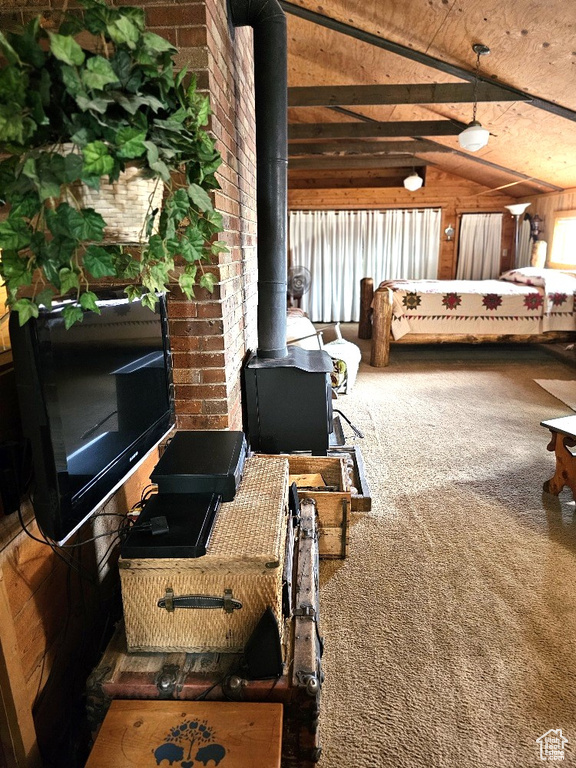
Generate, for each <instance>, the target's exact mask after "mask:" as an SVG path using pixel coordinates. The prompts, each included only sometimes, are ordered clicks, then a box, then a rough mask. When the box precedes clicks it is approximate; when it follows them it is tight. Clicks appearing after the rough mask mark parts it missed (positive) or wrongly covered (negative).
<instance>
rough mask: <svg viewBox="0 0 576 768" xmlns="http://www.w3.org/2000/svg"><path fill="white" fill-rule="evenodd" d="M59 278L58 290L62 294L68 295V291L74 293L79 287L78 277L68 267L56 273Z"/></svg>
mask: <svg viewBox="0 0 576 768" xmlns="http://www.w3.org/2000/svg"><path fill="white" fill-rule="evenodd" d="M58 277H59V278H60V289H61V291H62V293H68V291H75V290H77V289H78V288H79V287H80V282H79V280H78V275H77V274H76V272H74V270H72V269H70V267H63V268H62V269H61V270H60V271H59V272H58Z"/></svg>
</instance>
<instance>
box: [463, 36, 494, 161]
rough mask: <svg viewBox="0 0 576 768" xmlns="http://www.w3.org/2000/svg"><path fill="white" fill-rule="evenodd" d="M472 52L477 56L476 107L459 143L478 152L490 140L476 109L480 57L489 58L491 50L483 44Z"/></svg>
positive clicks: (475, 46) (475, 106)
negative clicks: (477, 117)
mask: <svg viewBox="0 0 576 768" xmlns="http://www.w3.org/2000/svg"><path fill="white" fill-rule="evenodd" d="M472 50H473V51H474V53H475V54H476V70H475V72H474V94H473V99H474V106H473V108H472V122H471V123H469V124H468V127H467V128H465V129H464V130H463V131H462V133H461V134H459V136H458V143H459V144H460V146H461V147H462V149H466V150H468V152H477V151H478V150H479V149H482V147H485V146H486V144H488V138H489V136H490V131H489V130H488V129H487V128H483V127H482V126H481V125H480V123H479V122H478V120H476V109H477V107H478V73H479V71H480V56H487V55H488V54H489V53H490V48H488V46H487V45H483V44H482V43H474V45H473V46H472Z"/></svg>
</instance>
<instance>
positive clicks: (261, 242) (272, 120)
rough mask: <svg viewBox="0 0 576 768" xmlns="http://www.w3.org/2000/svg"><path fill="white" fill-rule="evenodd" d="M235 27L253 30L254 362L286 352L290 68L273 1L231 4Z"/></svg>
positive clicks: (283, 26)
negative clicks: (255, 331)
mask: <svg viewBox="0 0 576 768" xmlns="http://www.w3.org/2000/svg"><path fill="white" fill-rule="evenodd" d="M229 8H230V15H231V20H232V24H233V26H234V27H243V26H250V27H252V28H253V30H254V90H255V102H256V107H255V108H256V205H257V211H258V230H257V232H258V357H259V358H282V357H286V356H287V355H288V349H287V347H286V274H287V266H288V243H287V230H288V192H287V169H288V65H287V40H286V17H285V15H284V11H283V10H282V8H281V7H280V5H279V3H278V2H277V0H229Z"/></svg>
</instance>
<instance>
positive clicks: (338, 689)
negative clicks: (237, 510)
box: [320, 326, 576, 768]
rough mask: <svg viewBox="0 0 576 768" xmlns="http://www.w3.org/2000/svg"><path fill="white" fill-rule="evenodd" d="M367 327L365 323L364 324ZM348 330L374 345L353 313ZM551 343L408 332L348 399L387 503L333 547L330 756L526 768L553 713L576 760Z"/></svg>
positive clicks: (568, 522)
mask: <svg viewBox="0 0 576 768" xmlns="http://www.w3.org/2000/svg"><path fill="white" fill-rule="evenodd" d="M352 328H354V326H352ZM345 332H346V334H347V337H348V338H349V340H351V341H354V342H355V343H359V344H361V346H362V347H363V352H364V354H363V360H367V359H368V349H367V346H368V345H367V344H365V343H364V344H362V343H361V342H358V340H357V339H356V338H355V337H354V335H353V334H351V333H350V327H346V328H345ZM573 370H574V369H573V368H572V367H571V365H570V364H569V362H563V361H562V359H561V358H559V357H557V356H555V355H554V354H552V353H551V352H550V351H546V348H544V347H528V346H527V347H516V346H510V347H496V346H493V347H487V346H484V347H468V348H466V347H444V346H442V347H426V348H418V347H411V348H410V347H403V348H399V347H398V348H395V349H393V351H392V357H391V365H390V366H389V367H388V368H387V369H374V368H370V367H369V366H368V365H367V364H366V363H365V362H363V363H362V364H361V369H360V373H359V377H358V381H357V384H356V387H355V389H354V390H353V392H352V393H351V394H349V395H346V396H342V397H341V398H340V399H339V405H338V407H340V408H341V409H342V410H343V411H344V412H345V413H346V414H347V415H348V416H350V417H351V418H352V419H353V421H354V422H355V423H356V424H357V425H358V426H359V427H360V428H361V429H362V430H363V431H364V433H365V435H366V437H365V440H363V441H362V440H355V441H354V442H355V443H356V444H358V445H359V446H360V447H361V450H362V454H363V457H364V461H365V464H366V472H367V476H368V480H369V483H370V485H371V490H372V496H373V508H372V511H371V512H369V513H362V514H357V515H355V517H354V522H353V525H352V528H351V545H350V555H349V558H348V559H347V560H346V561H323V562H322V563H321V569H320V570H321V574H320V577H321V598H320V599H321V610H322V632H323V634H324V636H325V641H326V650H325V656H324V668H325V672H326V680H325V683H324V687H323V693H322V696H323V699H322V708H321V740H322V745H323V755H322V758H321V762H320V766H321V768H343V766H346V768H368V767H370V768H396V767H398V768H408V767H410V768H481V767H482V768H484V767H485V766H490V767H491V768H500V767H502V768H504V767H506V768H509V767H510V766H513V767H514V768H516V767H517V768H527V767H528V766H537V765H542V764H543V761H542V760H541V759H540V753H539V745H538V744H537V742H536V739H538V738H539V737H540V736H541V735H543V734H544V733H546V732H547V731H548V730H550V729H558V728H560V729H562V732H563V735H564V737H566V738H567V739H568V744H567V745H566V755H565V760H564V762H561V763H560V764H561V765H574V763H575V760H576V522H575V506H574V502H573V501H572V497H571V494H570V493H569V491H567V490H564V491H563V492H562V494H561V495H560V497H558V498H557V497H553V496H550V495H548V494H544V493H543V492H542V484H543V482H544V481H545V480H546V479H548V478H549V477H551V475H552V473H553V469H554V457H553V455H552V454H551V453H550V452H548V451H547V450H546V446H547V444H548V439H549V433H548V431H547V430H546V429H544V428H543V427H541V426H539V424H540V421H542V420H543V419H546V418H552V417H557V416H562V415H567V414H568V413H570V411H569V409H568V408H567V407H566V406H565V405H563V404H562V403H561V402H559V401H558V400H557V399H556V398H554V397H553V396H552V395H550V394H549V393H548V392H546V391H545V390H544V389H542V388H541V387H539V386H538V385H537V384H536V383H535V381H534V379H535V378H542V379H544V378H547V379H548V378H554V379H563V378H565V379H567V378H570V376H571V375H572V374H573Z"/></svg>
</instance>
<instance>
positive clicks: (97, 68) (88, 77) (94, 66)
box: [82, 56, 118, 91]
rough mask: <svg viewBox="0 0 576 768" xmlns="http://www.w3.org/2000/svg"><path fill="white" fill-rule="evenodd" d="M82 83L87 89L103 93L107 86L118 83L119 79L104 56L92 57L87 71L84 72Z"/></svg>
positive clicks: (87, 64)
mask: <svg viewBox="0 0 576 768" xmlns="http://www.w3.org/2000/svg"><path fill="white" fill-rule="evenodd" d="M82 82H83V83H84V85H85V86H86V88H90V89H91V90H95V91H102V90H104V88H105V87H106V86H107V85H111V84H112V83H117V82H118V77H117V75H116V72H114V70H113V69H112V65H111V64H110V62H109V61H108V60H107V59H105V58H104V57H103V56H92V58H90V59H88V61H87V62H86V69H84V70H83V71H82Z"/></svg>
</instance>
